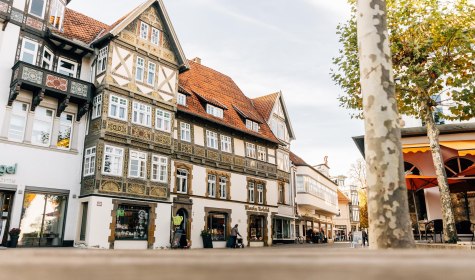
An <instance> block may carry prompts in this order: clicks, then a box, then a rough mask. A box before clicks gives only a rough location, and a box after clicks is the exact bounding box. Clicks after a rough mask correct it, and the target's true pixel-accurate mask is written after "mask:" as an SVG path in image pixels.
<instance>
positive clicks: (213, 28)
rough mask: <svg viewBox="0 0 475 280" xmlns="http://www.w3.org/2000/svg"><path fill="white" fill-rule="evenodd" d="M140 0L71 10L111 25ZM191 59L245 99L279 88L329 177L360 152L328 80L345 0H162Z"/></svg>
mask: <svg viewBox="0 0 475 280" xmlns="http://www.w3.org/2000/svg"><path fill="white" fill-rule="evenodd" d="M142 2H143V1H142V0H114V1H110V0H109V1H106V0H73V1H71V4H69V6H68V7H69V8H71V9H74V10H77V11H79V12H81V13H84V14H86V15H88V16H90V17H93V18H95V19H97V20H99V21H102V22H104V23H107V24H111V23H113V22H114V21H116V20H117V19H118V18H120V17H121V16H123V15H124V14H126V13H127V12H129V11H130V10H132V9H133V8H135V7H136V6H137V5H139V4H140V3H142ZM111 3H114V4H113V5H111ZM164 3H165V7H166V9H167V12H168V14H169V16H170V19H171V21H172V24H173V27H174V28H175V31H176V33H177V36H178V40H179V41H180V43H181V46H182V48H183V50H184V52H185V55H186V56H187V58H188V59H192V58H194V57H200V58H201V59H202V64H203V65H206V66H208V67H211V68H213V69H216V70H217V71H219V72H222V73H224V74H226V75H228V76H230V77H231V78H232V79H233V80H234V81H235V82H236V84H237V85H238V86H239V87H240V88H241V90H242V91H243V92H244V94H246V95H247V96H248V97H250V98H254V97H258V96H262V95H266V94H270V93H274V92H277V91H282V93H283V95H284V100H285V103H286V106H287V109H288V111H289V115H290V118H291V122H292V126H293V129H294V132H295V135H296V140H295V141H293V142H292V144H291V149H292V151H293V152H295V153H296V154H297V155H299V156H300V157H302V158H303V159H304V160H305V161H306V162H307V163H309V164H312V165H315V164H320V163H323V159H324V157H325V156H328V164H329V166H330V168H331V169H330V173H331V175H340V174H343V175H346V174H347V173H348V170H349V169H350V166H351V164H352V163H354V162H355V161H356V160H357V159H358V158H360V157H361V155H360V154H359V152H358V150H357V148H356V146H355V145H354V143H353V140H352V139H351V137H352V136H357V135H362V134H363V122H362V121H360V120H354V119H351V118H350V113H349V111H347V110H346V109H344V108H340V107H339V103H338V100H337V97H338V95H339V94H340V92H341V90H340V89H339V87H337V86H336V85H334V83H333V81H332V80H331V78H330V75H329V73H330V68H331V67H332V57H335V56H336V55H338V50H339V43H338V37H337V35H336V33H335V31H336V26H337V24H338V23H340V22H344V21H345V20H346V19H347V18H348V17H349V14H350V9H349V6H348V5H347V3H346V0H334V1H328V0H259V1H255V0H254V1H252V0H240V1H235V0H164Z"/></svg>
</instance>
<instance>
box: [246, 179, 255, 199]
mask: <svg viewBox="0 0 475 280" xmlns="http://www.w3.org/2000/svg"><path fill="white" fill-rule="evenodd" d="M247 195H248V200H249V203H254V182H249V183H248V184H247Z"/></svg>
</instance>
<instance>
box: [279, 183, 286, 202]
mask: <svg viewBox="0 0 475 280" xmlns="http://www.w3.org/2000/svg"><path fill="white" fill-rule="evenodd" d="M279 203H280V204H284V203H285V186H284V184H279Z"/></svg>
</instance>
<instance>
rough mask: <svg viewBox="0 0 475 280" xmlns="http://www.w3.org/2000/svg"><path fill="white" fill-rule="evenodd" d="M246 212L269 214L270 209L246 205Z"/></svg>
mask: <svg viewBox="0 0 475 280" xmlns="http://www.w3.org/2000/svg"><path fill="white" fill-rule="evenodd" d="M245 208H246V211H254V212H266V213H269V211H270V209H269V207H266V206H255V205H246V206H245Z"/></svg>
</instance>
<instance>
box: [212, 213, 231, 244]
mask: <svg viewBox="0 0 475 280" xmlns="http://www.w3.org/2000/svg"><path fill="white" fill-rule="evenodd" d="M227 221H228V214H226V213H210V214H209V215H208V229H209V230H210V231H211V239H212V240H213V241H226V238H227V234H226V225H227Z"/></svg>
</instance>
